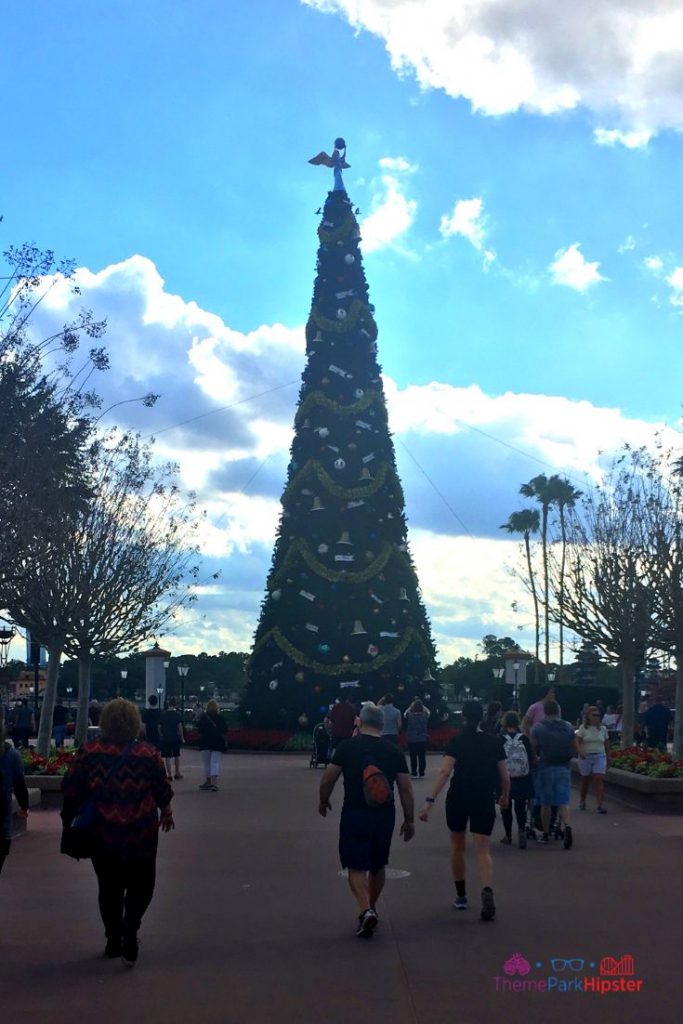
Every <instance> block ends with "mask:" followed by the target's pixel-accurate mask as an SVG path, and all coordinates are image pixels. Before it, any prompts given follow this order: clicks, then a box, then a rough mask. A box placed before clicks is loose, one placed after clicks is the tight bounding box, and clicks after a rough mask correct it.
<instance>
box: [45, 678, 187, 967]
mask: <svg viewBox="0 0 683 1024" xmlns="http://www.w3.org/2000/svg"><path fill="white" fill-rule="evenodd" d="M99 724H100V735H99V737H98V738H97V739H95V740H92V741H91V742H89V743H85V744H84V745H83V746H82V747H81V749H80V750H79V752H78V754H77V755H76V757H75V759H74V761H73V763H72V765H71V767H70V768H69V770H68V772H67V774H66V775H65V776H64V781H63V783H62V792H63V794H64V807H63V809H62V821H63V822H64V826H65V828H67V827H68V826H69V825H70V824H71V822H72V820H73V818H74V815H75V814H76V811H77V810H78V808H79V807H80V806H81V805H82V804H83V802H84V801H85V800H88V799H93V800H94V801H95V807H96V812H95V824H94V830H93V854H92V864H93V868H94V870H95V874H96V875H97V881H98V884H99V908H100V915H101V917H102V922H103V924H104V930H105V935H106V938H107V945H106V947H105V951H104V955H105V956H107V957H117V956H120V957H121V958H122V960H123V962H124V964H125V965H126V966H127V967H133V966H134V964H135V962H136V961H137V958H138V931H139V929H140V924H141V922H142V918H143V915H144V913H145V911H146V910H147V907H148V906H149V904H150V902H151V899H152V895H153V893H154V883H155V876H156V856H157V843H158V837H159V828H161V830H162V831H163V832H169V831H170V830H171V829H172V828H175V824H174V822H173V814H172V811H171V800H172V798H173V790H172V789H171V787H170V785H169V783H168V780H167V778H166V772H165V770H164V764H163V761H162V760H161V757H160V756H159V751H158V750H157V749H156V747H154V746H152V745H151V744H150V743H145V742H143V741H141V740H139V739H138V737H139V735H140V728H141V723H140V715H139V713H138V710H137V708H136V707H135V705H134V704H132V703H131V702H130V701H128V700H124V698H123V697H117V698H115V699H114V700H111V701H109V703H108V704H106V705H105V706H104V708H103V709H102V713H101V715H100V722H99ZM159 812H160V814H159Z"/></svg>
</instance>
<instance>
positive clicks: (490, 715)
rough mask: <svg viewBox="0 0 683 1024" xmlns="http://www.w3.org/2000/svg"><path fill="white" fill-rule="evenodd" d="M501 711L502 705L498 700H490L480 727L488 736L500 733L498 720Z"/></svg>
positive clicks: (499, 719)
mask: <svg viewBox="0 0 683 1024" xmlns="http://www.w3.org/2000/svg"><path fill="white" fill-rule="evenodd" d="M502 713H503V705H502V704H501V703H500V701H499V700H492V701H491V703H490V704H489V706H488V707H487V709H486V714H485V715H484V717H483V718H482V720H481V725H480V729H481V731H482V732H487V733H488V734H489V735H490V736H498V735H499V733H500V721H501V715H502Z"/></svg>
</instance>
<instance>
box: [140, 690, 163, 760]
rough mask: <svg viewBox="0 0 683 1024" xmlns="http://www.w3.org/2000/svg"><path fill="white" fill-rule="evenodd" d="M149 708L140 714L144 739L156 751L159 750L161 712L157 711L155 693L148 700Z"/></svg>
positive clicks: (157, 700) (157, 703) (157, 702)
mask: <svg viewBox="0 0 683 1024" xmlns="http://www.w3.org/2000/svg"><path fill="white" fill-rule="evenodd" d="M148 704H149V707H148V708H145V710H144V711H143V712H142V724H143V725H144V727H145V739H146V740H147V742H148V743H151V744H152V746H153V747H156V748H157V750H160V749H161V733H160V727H161V711H160V709H159V698H158V697H157V695H156V694H155V693H153V694H151V696H150V697H149V699H148Z"/></svg>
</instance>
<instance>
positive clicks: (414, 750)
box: [408, 741, 427, 775]
mask: <svg viewBox="0 0 683 1024" xmlns="http://www.w3.org/2000/svg"><path fill="white" fill-rule="evenodd" d="M426 752H427V743H426V741H424V742H422V743H409V744H408V753H409V754H410V774H411V775H417V773H418V770H419V772H420V775H424V773H425V766H426V763H427V760H426V757H425V754H426ZM418 766H419V768H418Z"/></svg>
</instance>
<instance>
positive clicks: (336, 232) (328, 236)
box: [318, 213, 358, 244]
mask: <svg viewBox="0 0 683 1024" xmlns="http://www.w3.org/2000/svg"><path fill="white" fill-rule="evenodd" d="M354 228H356V229H358V221H357V220H356V218H355V217H354V215H353V214H352V213H347V215H346V217H345V218H344V220H343V221H342V223H341V224H340V225H339V227H338V228H333V229H332V231H328V230H327V228H324V227H323V226H322V224H321V225H320V227H319V228H318V238H319V239H320V241H321V242H323V243H325V244H329V243H330V242H339V241H341V239H342V238H345V237H346V236H347V235H350V234H351V232H352V231H353V229H354Z"/></svg>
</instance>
